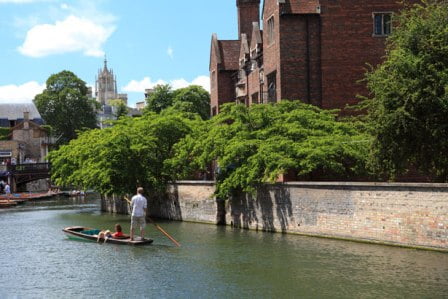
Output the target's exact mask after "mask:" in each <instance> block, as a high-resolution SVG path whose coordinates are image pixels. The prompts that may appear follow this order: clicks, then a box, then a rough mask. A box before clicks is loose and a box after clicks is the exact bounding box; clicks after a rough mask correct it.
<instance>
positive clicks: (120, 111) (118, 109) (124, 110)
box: [109, 99, 128, 119]
mask: <svg viewBox="0 0 448 299" xmlns="http://www.w3.org/2000/svg"><path fill="white" fill-rule="evenodd" d="M109 103H110V105H111V106H112V107H113V108H114V111H115V112H114V115H115V117H116V118H117V119H119V118H120V117H122V116H127V115H128V107H127V106H126V104H125V103H124V101H123V100H122V99H115V100H110V101H109Z"/></svg>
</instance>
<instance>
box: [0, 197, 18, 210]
mask: <svg viewBox="0 0 448 299" xmlns="http://www.w3.org/2000/svg"><path fill="white" fill-rule="evenodd" d="M16 205H17V203H16V202H15V201H13V200H10V201H8V200H1V199H0V208H10V207H15V206H16Z"/></svg>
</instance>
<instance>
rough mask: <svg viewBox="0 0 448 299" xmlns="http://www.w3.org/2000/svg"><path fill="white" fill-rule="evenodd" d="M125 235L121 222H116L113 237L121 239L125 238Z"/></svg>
mask: <svg viewBox="0 0 448 299" xmlns="http://www.w3.org/2000/svg"><path fill="white" fill-rule="evenodd" d="M124 237H125V235H124V234H123V231H122V228H121V225H120V224H115V233H113V234H112V238H117V239H121V238H124Z"/></svg>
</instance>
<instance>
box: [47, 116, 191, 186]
mask: <svg viewBox="0 0 448 299" xmlns="http://www.w3.org/2000/svg"><path fill="white" fill-rule="evenodd" d="M197 122H198V120H197V119H191V118H187V117H184V116H183V115H182V114H180V113H177V114H175V113H169V112H166V113H162V114H155V113H148V114H146V115H144V116H143V117H141V118H130V117H122V118H120V120H118V121H117V122H115V124H114V126H113V127H109V128H106V129H103V130H90V131H85V132H83V133H81V134H80V135H79V137H78V138H77V139H75V140H72V141H71V142H70V143H69V144H68V145H64V146H61V147H60V148H59V149H58V150H55V151H53V152H51V153H50V154H49V159H50V161H51V163H52V169H53V172H52V180H53V181H54V182H55V183H56V184H57V185H61V186H67V185H74V186H79V187H82V188H89V189H90V188H91V189H95V190H97V191H98V192H101V193H102V194H113V193H115V194H126V193H132V192H134V191H135V189H136V186H143V187H145V188H147V189H151V190H155V189H156V190H163V189H164V187H165V184H166V183H167V182H168V181H169V180H170V176H169V173H168V171H167V170H166V169H165V168H164V164H163V163H164V161H165V159H167V158H169V157H171V155H172V147H173V145H174V144H175V143H176V142H178V140H179V139H181V138H182V137H184V136H185V135H186V134H187V133H189V132H190V131H191V127H192V126H194V125H195V124H196V123H197Z"/></svg>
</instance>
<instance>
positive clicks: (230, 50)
mask: <svg viewBox="0 0 448 299" xmlns="http://www.w3.org/2000/svg"><path fill="white" fill-rule="evenodd" d="M218 44H219V50H220V54H221V59H222V61H221V67H222V68H221V69H222V70H238V68H239V67H238V58H239V56H240V47H241V44H240V41H239V40H218Z"/></svg>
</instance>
